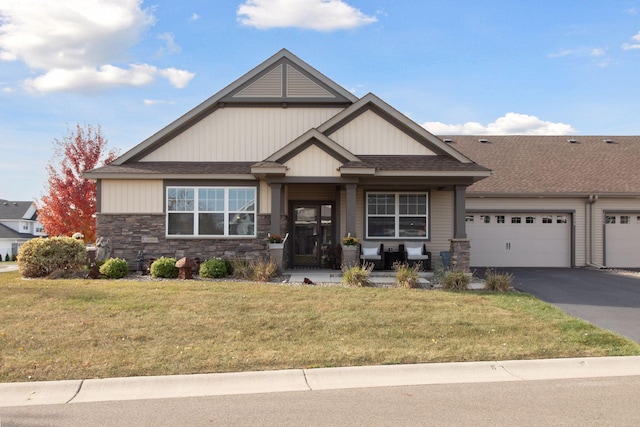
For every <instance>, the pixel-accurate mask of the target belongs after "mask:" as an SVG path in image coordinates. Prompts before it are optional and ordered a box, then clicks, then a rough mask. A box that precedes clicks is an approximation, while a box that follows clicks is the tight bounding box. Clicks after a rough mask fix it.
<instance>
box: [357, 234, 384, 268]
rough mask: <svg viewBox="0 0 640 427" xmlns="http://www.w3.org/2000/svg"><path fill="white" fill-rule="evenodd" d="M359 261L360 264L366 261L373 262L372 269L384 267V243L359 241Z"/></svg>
mask: <svg viewBox="0 0 640 427" xmlns="http://www.w3.org/2000/svg"><path fill="white" fill-rule="evenodd" d="M360 262H361V263H362V264H364V263H367V262H372V263H373V268H374V270H383V269H384V245H383V244H382V243H380V242H366V241H363V242H361V243H360Z"/></svg>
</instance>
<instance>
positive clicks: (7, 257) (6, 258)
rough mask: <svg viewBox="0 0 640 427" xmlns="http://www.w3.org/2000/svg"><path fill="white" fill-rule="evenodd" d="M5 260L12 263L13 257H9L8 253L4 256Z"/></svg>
mask: <svg viewBox="0 0 640 427" xmlns="http://www.w3.org/2000/svg"><path fill="white" fill-rule="evenodd" d="M4 260H5V261H7V262H8V261H11V257H10V256H9V252H7V254H6V255H5V256H4Z"/></svg>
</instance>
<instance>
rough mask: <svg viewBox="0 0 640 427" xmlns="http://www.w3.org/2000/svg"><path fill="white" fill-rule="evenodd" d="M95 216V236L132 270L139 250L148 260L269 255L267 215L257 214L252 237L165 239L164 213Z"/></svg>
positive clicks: (266, 257)
mask: <svg viewBox="0 0 640 427" xmlns="http://www.w3.org/2000/svg"><path fill="white" fill-rule="evenodd" d="M96 219H97V224H96V236H98V237H105V238H109V239H111V247H112V253H111V256H112V257H114V258H115V257H117V258H123V259H126V260H127V261H128V263H129V268H131V269H132V270H135V268H136V256H137V254H138V252H139V251H141V250H143V251H144V252H145V260H147V261H148V260H149V259H151V258H155V259H157V258H160V257H162V256H165V257H175V258H177V259H180V258H182V257H185V256H186V257H190V258H196V257H198V258H200V259H201V260H203V261H204V260H206V259H210V258H214V257H220V258H224V259H233V258H241V259H246V260H263V259H268V257H269V248H268V245H267V243H268V239H267V233H268V232H269V229H270V227H271V219H270V215H262V214H259V215H258V218H257V232H258V233H257V238H255V239H244V238H243V239H234V238H218V239H215V238H214V239H198V238H193V239H190V238H166V237H165V215H164V214H157V215H153V214H147V215H145V214H141V215H138V214H127V215H123V214H97V218H96Z"/></svg>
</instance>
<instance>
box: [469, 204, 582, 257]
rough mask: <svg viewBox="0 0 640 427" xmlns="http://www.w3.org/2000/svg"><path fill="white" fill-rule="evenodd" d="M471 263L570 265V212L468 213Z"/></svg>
mask: <svg viewBox="0 0 640 427" xmlns="http://www.w3.org/2000/svg"><path fill="white" fill-rule="evenodd" d="M466 227H467V236H468V237H469V239H470V240H471V254H470V257H471V260H470V261H471V265H472V266H474V267H571V216H570V215H569V214H566V213H558V214H547V213H545V214H539V213H538V214H536V213H508V212H506V213H497V214H496V213H479V214H475V213H474V214H468V215H467V219H466Z"/></svg>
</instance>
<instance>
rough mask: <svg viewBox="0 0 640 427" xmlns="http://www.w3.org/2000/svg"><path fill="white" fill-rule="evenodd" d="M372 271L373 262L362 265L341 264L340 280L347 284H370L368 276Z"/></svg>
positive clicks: (360, 285) (357, 285)
mask: <svg viewBox="0 0 640 427" xmlns="http://www.w3.org/2000/svg"><path fill="white" fill-rule="evenodd" d="M372 271H373V263H367V264H363V265H350V266H349V265H344V264H343V265H342V282H343V283H345V284H346V285H348V286H356V287H360V288H361V287H365V286H371V282H370V281H369V276H370V275H371V272H372Z"/></svg>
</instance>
